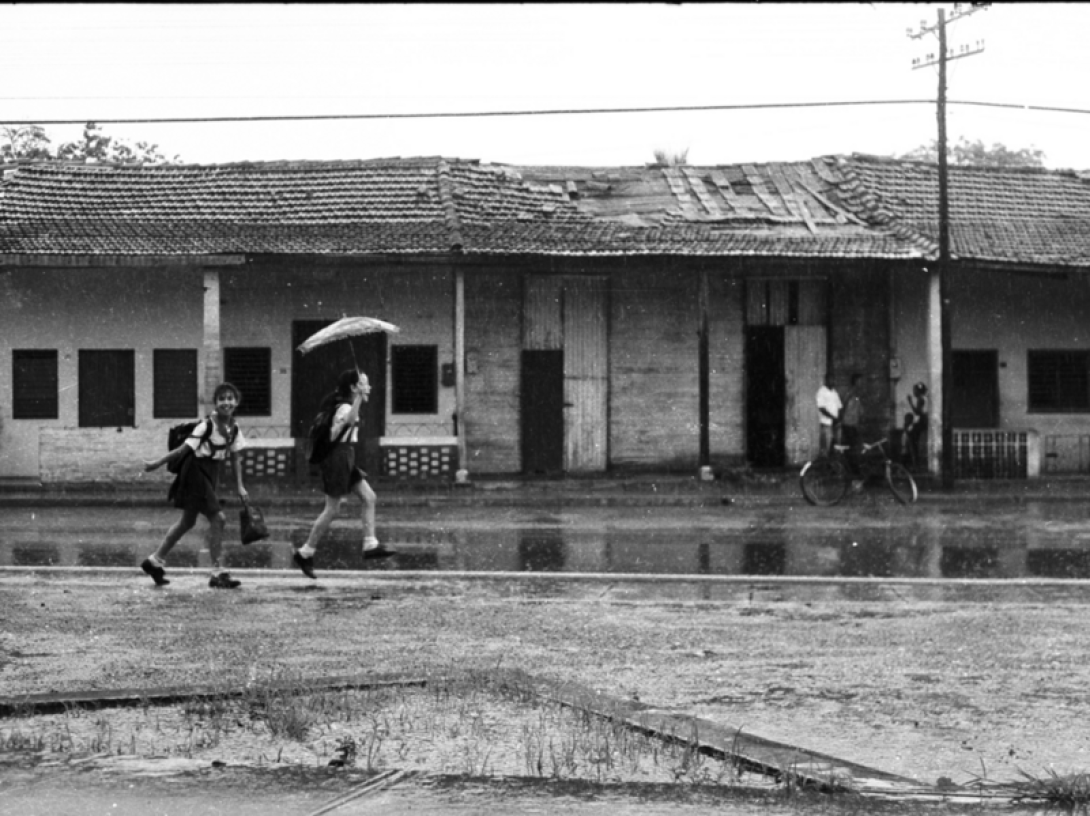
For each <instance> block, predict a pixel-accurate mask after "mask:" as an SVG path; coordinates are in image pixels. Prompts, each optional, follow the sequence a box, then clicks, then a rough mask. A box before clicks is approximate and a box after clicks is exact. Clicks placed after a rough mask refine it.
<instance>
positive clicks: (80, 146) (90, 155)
mask: <svg viewBox="0 0 1090 816" xmlns="http://www.w3.org/2000/svg"><path fill="white" fill-rule="evenodd" d="M3 135H4V137H5V138H6V140H7V142H6V144H0V161H14V160H16V159H36V160H39V161H88V160H90V161H99V162H107V163H110V164H177V163H178V162H180V161H181V157H180V156H177V155H175V156H173V157H172V158H167V156H165V155H164V154H163V153H162V152H160V150H159V145H155V144H148V143H147V142H137V143H136V144H135V145H131V144H129V143H128V142H125V141H122V140H121V139H115V138H113V137H112V136H107V135H106V134H105V133H103V132H102V128H100V127H99V126H98V125H97V124H95V123H94V122H88V123H87V124H86V125H85V126H84V128H83V138H82V139H80V140H79V141H75V142H65V143H64V144H62V145H61V146H60V147H58V148H57V149H56V150H53V149H52V143H51V141H50V139H49V137H48V136H47V135H46V133H45V129H44V128H42V127H40V126H39V125H27V126H25V127H19V128H4V129H3Z"/></svg>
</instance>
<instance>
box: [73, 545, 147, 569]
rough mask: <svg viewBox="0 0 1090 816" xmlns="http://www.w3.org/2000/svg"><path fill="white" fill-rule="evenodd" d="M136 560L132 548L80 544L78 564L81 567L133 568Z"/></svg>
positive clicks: (77, 556)
mask: <svg viewBox="0 0 1090 816" xmlns="http://www.w3.org/2000/svg"><path fill="white" fill-rule="evenodd" d="M135 558H136V554H135V552H134V551H133V548H132V547H117V546H114V547H110V546H106V545H102V544H80V545H78V549H77V555H76V564H77V565H78V566H81V567H131V566H132V564H133V560H134V559H135Z"/></svg>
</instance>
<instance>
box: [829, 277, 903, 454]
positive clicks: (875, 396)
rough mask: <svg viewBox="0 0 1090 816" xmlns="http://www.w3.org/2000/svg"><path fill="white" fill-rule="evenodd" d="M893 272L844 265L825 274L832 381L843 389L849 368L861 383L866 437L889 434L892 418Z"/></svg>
mask: <svg viewBox="0 0 1090 816" xmlns="http://www.w3.org/2000/svg"><path fill="white" fill-rule="evenodd" d="M890 281H891V274H890V272H889V270H888V268H886V267H885V266H883V265H881V264H878V263H873V264H869V263H868V264H864V265H859V264H844V265H842V266H840V267H839V268H833V269H832V270H831V273H830V277H829V286H830V309H829V324H828V325H829V329H828V330H829V350H830V355H831V357H832V360H831V368H832V375H833V384H834V386H835V387H836V388H837V390H838V391H840V392H841V394H842V395H843V393H844V392H845V391H846V390H847V389H848V388H850V386H851V376H852V373H853V372H858V373H859V374H861V375H862V377H863V379H862V381H861V382H860V384H859V385H860V389H861V390H860V400H861V401H862V408H863V419H862V423H861V433H862V435H863V439H864V441H866V440H871V439H877V438H879V437H881V436H884V435H885V434H887V433H888V431H889V427H890V417H891V411H892V409H891V403H890V400H891V382H890V369H889V360H890V343H891V337H892V336H893V334H894V332H893V330H892V329H891V326H890V307H889V291H890Z"/></svg>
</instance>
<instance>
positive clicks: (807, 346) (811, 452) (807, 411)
mask: <svg viewBox="0 0 1090 816" xmlns="http://www.w3.org/2000/svg"><path fill="white" fill-rule="evenodd" d="M783 333H784V336H783V340H784V350H783V368H784V402H785V408H784V411H785V417H786V419H785V423H784V424H785V428H784V445H785V449H786V455H787V462H788V464H792V465H798V464H802V463H803V462H807V461H809V460H810V459H812V458H814V456H816V455H817V452H818V423H819V418H818V410H817V392H818V389H819V388H820V387H821V385H822V379H823V377H824V375H825V327H824V326H784V330H783Z"/></svg>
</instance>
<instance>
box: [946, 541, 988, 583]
mask: <svg viewBox="0 0 1090 816" xmlns="http://www.w3.org/2000/svg"><path fill="white" fill-rule="evenodd" d="M998 564H999V551H998V549H997V548H996V547H949V546H947V547H943V548H942V559H941V560H940V562H939V568H940V569H941V570H942V575H943V577H944V578H998V577H999V575H998V574H997V570H996V567H997V566H998Z"/></svg>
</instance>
